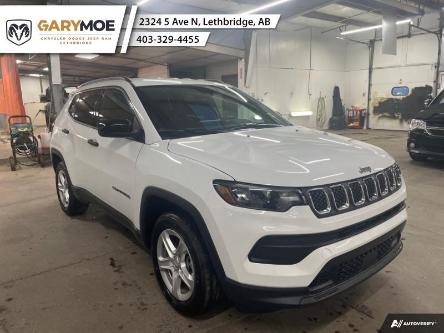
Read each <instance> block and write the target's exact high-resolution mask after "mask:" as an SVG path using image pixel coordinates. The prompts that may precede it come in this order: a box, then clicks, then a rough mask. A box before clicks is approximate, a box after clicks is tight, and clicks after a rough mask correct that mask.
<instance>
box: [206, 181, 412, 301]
mask: <svg viewBox="0 0 444 333" xmlns="http://www.w3.org/2000/svg"><path fill="white" fill-rule="evenodd" d="M404 184H405V183H404V182H403V186H402V187H401V188H400V189H399V190H398V191H397V192H395V193H393V194H392V195H390V196H388V197H386V198H385V199H383V200H381V201H378V202H375V203H373V204H371V205H368V206H366V207H363V208H361V209H357V210H354V211H351V212H347V213H344V214H339V215H335V216H331V217H327V218H323V219H319V218H317V217H316V216H315V215H314V214H313V212H312V211H311V209H310V208H309V207H308V206H299V207H294V208H293V209H291V210H290V211H288V212H286V213H275V212H263V211H254V210H249V209H242V208H238V207H232V206H228V205H227V204H225V205H224V204H221V205H214V206H213V209H212V211H211V212H212V213H213V214H212V218H213V219H215V220H216V221H215V223H214V224H213V223H211V222H212V221H214V220H212V219H210V218H209V217H208V216H206V217H205V221H206V222H207V225H208V227H209V231H210V233H211V236H212V239H213V242H214V245H215V248H216V249H217V252H218V257H219V259H220V262H221V264H222V267H223V274H220V275H219V280H222V281H224V280H228V281H229V282H230V281H231V282H233V281H234V282H235V284H239V285H242V286H250V287H251V288H254V289H255V288H271V289H276V288H277V289H288V290H293V289H297V290H300V289H301V288H302V289H304V288H307V287H309V286H310V285H311V284H312V282H313V281H314V280H315V278H316V277H317V276H318V274H319V273H320V272H321V271H322V270H323V268H324V267H326V265H327V264H328V263H329V262H330V261H331V260H333V259H334V258H337V257H341V256H342V255H345V254H347V253H350V252H352V251H353V250H355V249H357V248H360V247H362V246H365V245H366V244H369V243H371V242H372V241H374V240H375V239H378V238H379V237H381V236H383V235H385V234H387V233H388V232H390V231H391V230H393V229H395V228H396V227H398V226H400V225H402V224H403V223H404V222H405V221H406V220H407V212H406V209H405V208H404V207H402V208H401V209H400V210H397V211H396V212H395V214H391V215H389V216H387V217H386V218H385V219H383V220H382V221H380V222H378V223H376V224H374V225H371V226H370V227H368V226H366V227H365V228H362V229H361V227H360V224H361V223H362V222H365V224H366V223H367V222H368V223H370V224H371V223H372V222H371V221H372V219H373V218H375V217H377V216H378V215H381V214H383V213H385V212H388V211H390V210H392V209H393V208H394V207H396V206H399V205H402V203H403V202H404V201H405V199H406V188H405V185H404ZM219 201H220V200H219ZM212 202H214V203H217V202H218V201H216V200H212ZM208 222H210V223H208ZM354 227H356V229H355V228H354ZM344 230H345V231H346V233H345V234H342V233H341V234H340V235H339V236H337V232H338V231H344ZM313 235H316V236H325V235H328V236H330V235H333V237H332V238H330V237H328V239H324V237H321V238H318V237H316V239H315V240H316V244H314V245H315V246H313V247H311V246H309V247H307V249H308V251H306V252H305V253H304V255H303V256H301V257H300V258H296V259H297V260H294V257H293V258H291V260H292V262H281V263H279V264H272V263H270V262H268V263H267V262H254V259H253V258H252V257H249V256H250V254H251V251H252V249H253V248H254V246H255V244H257V243H258V241H259V240H260V239H262V238H264V237H269V236H279V237H281V236H286V237H288V238H289V239H293V238H294V237H302V238H304V237H311V236H313ZM298 239H299V238H298ZM318 241H319V242H318ZM310 245H313V243H311V244H310ZM297 250H298V249H297V246H296V247H293V249H290V251H293V253H296V252H298V251H297ZM304 251H305V249H304ZM281 253H282V252H281ZM278 257H281V256H278ZM293 260H294V261H293ZM221 277H222V278H221ZM229 284H230V283H229ZM228 293H229V292H228Z"/></svg>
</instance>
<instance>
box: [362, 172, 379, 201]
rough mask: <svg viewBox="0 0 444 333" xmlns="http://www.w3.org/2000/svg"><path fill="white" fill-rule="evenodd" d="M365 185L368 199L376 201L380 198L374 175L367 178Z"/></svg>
mask: <svg viewBox="0 0 444 333" xmlns="http://www.w3.org/2000/svg"><path fill="white" fill-rule="evenodd" d="M364 186H365V191H366V194H367V199H368V200H370V201H375V200H376V199H378V188H377V185H376V179H375V178H374V177H368V178H365V179H364Z"/></svg>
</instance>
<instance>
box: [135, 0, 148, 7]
mask: <svg viewBox="0 0 444 333" xmlns="http://www.w3.org/2000/svg"><path fill="white" fill-rule="evenodd" d="M148 1H150V0H142V1H139V2H138V3H137V5H138V6H142V5H144V4H146V3H147V2H148Z"/></svg>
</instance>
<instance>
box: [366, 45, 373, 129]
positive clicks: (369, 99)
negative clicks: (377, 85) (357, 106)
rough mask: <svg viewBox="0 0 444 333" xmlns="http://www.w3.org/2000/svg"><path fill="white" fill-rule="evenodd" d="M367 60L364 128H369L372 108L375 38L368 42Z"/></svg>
mask: <svg viewBox="0 0 444 333" xmlns="http://www.w3.org/2000/svg"><path fill="white" fill-rule="evenodd" d="M368 51H369V61H368V90H367V117H365V126H364V128H365V129H369V128H370V111H371V108H372V81H373V61H374V59H375V39H372V40H371V41H370V42H369V44H368Z"/></svg>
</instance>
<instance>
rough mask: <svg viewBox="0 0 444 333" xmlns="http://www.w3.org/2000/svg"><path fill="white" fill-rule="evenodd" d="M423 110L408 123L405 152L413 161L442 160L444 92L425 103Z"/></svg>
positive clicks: (443, 150) (443, 144) (443, 148)
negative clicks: (430, 158) (431, 158)
mask: <svg viewBox="0 0 444 333" xmlns="http://www.w3.org/2000/svg"><path fill="white" fill-rule="evenodd" d="M424 104H425V108H424V110H422V111H421V112H419V113H418V114H417V115H416V116H415V118H414V119H412V120H411V122H410V130H409V135H408V139H407V151H408V152H409V154H410V157H411V158H412V159H413V160H415V161H425V160H427V159H428V158H429V157H433V158H441V159H442V158H444V91H442V92H441V93H440V94H439V95H438V96H437V97H436V98H435V99H432V98H431V97H429V98H427V99H426V101H425V103H424Z"/></svg>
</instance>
